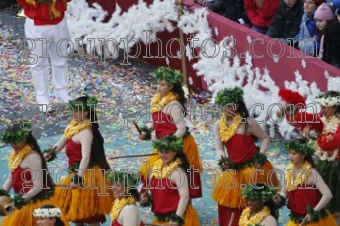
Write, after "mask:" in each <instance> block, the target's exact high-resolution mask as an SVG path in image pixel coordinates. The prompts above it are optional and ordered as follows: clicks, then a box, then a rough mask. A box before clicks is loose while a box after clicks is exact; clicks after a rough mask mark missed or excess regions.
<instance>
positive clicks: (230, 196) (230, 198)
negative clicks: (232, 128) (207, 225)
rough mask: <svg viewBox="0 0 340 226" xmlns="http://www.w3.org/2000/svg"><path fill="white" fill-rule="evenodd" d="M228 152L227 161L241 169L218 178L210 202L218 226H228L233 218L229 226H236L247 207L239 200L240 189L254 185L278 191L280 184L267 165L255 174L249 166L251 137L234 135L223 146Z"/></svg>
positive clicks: (251, 152) (271, 168)
mask: <svg viewBox="0 0 340 226" xmlns="http://www.w3.org/2000/svg"><path fill="white" fill-rule="evenodd" d="M224 146H225V147H226V149H227V152H228V157H229V158H230V159H231V160H232V161H233V163H234V164H236V165H242V164H244V167H241V168H240V169H238V170H236V171H235V174H233V172H232V171H229V172H228V171H223V173H222V174H220V176H219V178H218V182H217V184H216V186H215V189H214V190H213V192H212V198H213V200H215V201H216V202H217V203H218V216H219V224H220V225H229V222H230V220H231V218H232V216H233V218H234V220H233V224H232V226H238V219H239V218H240V216H241V214H242V211H243V210H244V209H245V208H246V207H247V202H246V200H245V199H243V198H242V189H243V187H242V186H245V185H248V184H255V183H261V182H262V183H269V184H270V183H271V186H273V187H278V185H279V181H278V179H277V177H276V173H275V172H274V170H273V167H272V165H271V163H270V162H269V161H267V162H266V163H265V164H264V165H263V166H262V167H261V170H263V171H264V175H261V173H260V172H257V173H255V165H254V164H251V165H248V164H247V162H250V161H251V160H252V159H253V158H254V155H255V153H256V152H257V147H256V146H255V143H254V140H253V137H252V136H251V135H243V134H235V135H234V136H233V137H231V138H230V139H229V140H228V141H227V142H225V143H224Z"/></svg>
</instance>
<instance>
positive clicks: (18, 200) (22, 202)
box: [12, 189, 54, 209]
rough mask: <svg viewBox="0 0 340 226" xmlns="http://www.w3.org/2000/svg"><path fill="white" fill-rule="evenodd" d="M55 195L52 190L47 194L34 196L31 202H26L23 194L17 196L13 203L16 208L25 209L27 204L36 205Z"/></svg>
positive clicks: (42, 193)
mask: <svg viewBox="0 0 340 226" xmlns="http://www.w3.org/2000/svg"><path fill="white" fill-rule="evenodd" d="M53 195H54V189H50V190H48V191H46V192H41V193H40V194H38V195H36V196H34V197H33V198H31V199H29V200H25V199H24V198H23V197H22V195H21V194H18V193H17V194H15V195H14V198H13V200H12V201H13V203H14V206H15V207H16V208H18V209H21V208H22V207H24V206H25V205H27V204H32V203H36V202H37V201H42V200H46V199H49V198H51V197H52V196H53Z"/></svg>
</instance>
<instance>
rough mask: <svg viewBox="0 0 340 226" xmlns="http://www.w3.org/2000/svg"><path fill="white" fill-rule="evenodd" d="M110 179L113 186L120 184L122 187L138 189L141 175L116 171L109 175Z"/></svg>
mask: <svg viewBox="0 0 340 226" xmlns="http://www.w3.org/2000/svg"><path fill="white" fill-rule="evenodd" d="M108 179H109V181H110V183H111V184H114V183H115V182H119V183H121V184H122V185H124V186H125V185H127V186H129V187H137V186H138V184H137V183H138V182H139V175H137V174H134V173H128V172H121V171H114V172H110V173H109V174H108Z"/></svg>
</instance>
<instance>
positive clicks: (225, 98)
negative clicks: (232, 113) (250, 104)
mask: <svg viewBox="0 0 340 226" xmlns="http://www.w3.org/2000/svg"><path fill="white" fill-rule="evenodd" d="M243 94H244V92H243V90H242V89H241V88H239V87H237V86H235V87H234V88H229V89H222V90H220V91H218V92H217V94H216V97H215V103H216V104H217V105H219V106H220V107H224V106H226V105H227V104H237V103H239V102H240V101H242V100H243Z"/></svg>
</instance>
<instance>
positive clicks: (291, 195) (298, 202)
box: [287, 185, 321, 216]
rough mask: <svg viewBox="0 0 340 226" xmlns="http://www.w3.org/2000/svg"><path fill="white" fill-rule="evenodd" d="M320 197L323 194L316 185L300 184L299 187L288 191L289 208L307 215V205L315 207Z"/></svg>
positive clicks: (293, 211) (299, 214)
mask: <svg viewBox="0 0 340 226" xmlns="http://www.w3.org/2000/svg"><path fill="white" fill-rule="evenodd" d="M306 187H307V188H306ZM308 187H309V189H308ZM303 188H305V189H303ZM320 199H321V194H320V191H319V189H317V188H316V186H313V187H312V186H311V185H309V186H308V185H307V186H306V185H299V186H298V188H297V189H295V190H293V191H290V192H288V203H287V208H288V209H290V210H291V211H292V213H294V214H295V215H298V216H305V215H306V214H307V206H312V207H315V206H316V205H317V204H318V203H319V201H320Z"/></svg>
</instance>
